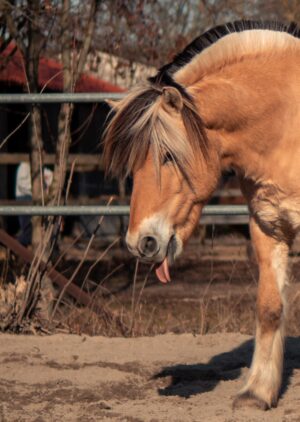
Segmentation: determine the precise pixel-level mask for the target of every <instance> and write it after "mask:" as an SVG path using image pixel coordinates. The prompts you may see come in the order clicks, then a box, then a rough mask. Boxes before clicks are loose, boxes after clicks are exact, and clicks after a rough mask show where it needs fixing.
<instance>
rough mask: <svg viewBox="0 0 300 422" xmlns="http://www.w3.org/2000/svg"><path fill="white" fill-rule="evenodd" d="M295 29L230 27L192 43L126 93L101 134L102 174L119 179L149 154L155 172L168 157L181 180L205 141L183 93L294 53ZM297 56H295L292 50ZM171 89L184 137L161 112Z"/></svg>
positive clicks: (254, 24) (256, 24) (255, 24)
mask: <svg viewBox="0 0 300 422" xmlns="http://www.w3.org/2000/svg"><path fill="white" fill-rule="evenodd" d="M299 38H300V29H299V28H298V27H297V25H296V24H295V23H291V24H289V25H284V24H280V23H278V22H263V21H248V20H243V21H236V22H233V23H227V24H226V25H220V26H217V27H215V28H213V29H211V30H209V31H207V32H205V33H204V34H203V35H201V36H200V37H198V38H196V39H195V40H194V41H193V42H192V43H191V44H189V45H188V46H187V47H186V48H185V49H184V50H183V51H182V52H181V53H179V54H178V55H177V56H175V58H174V60H173V61H172V62H171V63H169V64H167V65H165V66H163V67H162V68H161V69H159V71H158V73H157V74H156V75H155V76H154V77H151V78H149V79H148V81H147V83H145V85H142V86H140V87H138V88H136V89H135V90H133V91H131V92H130V93H129V95H128V96H126V98H125V99H123V100H122V101H121V102H120V103H119V105H118V107H117V111H116V112H115V114H114V116H113V117H112V119H111V121H110V123H109V125H108V128H107V130H106V135H105V141H104V161H105V165H106V170H107V171H108V172H110V173H111V174H112V175H114V176H116V177H123V176H126V175H128V174H129V173H131V172H132V171H133V170H135V169H137V168H138V167H139V166H141V165H142V164H143V162H144V160H145V159H146V156H147V153H148V151H149V148H150V147H151V148H152V152H153V157H154V161H155V164H156V167H157V169H159V167H160V163H161V161H162V157H163V156H165V155H166V154H168V155H169V156H170V157H171V158H172V160H173V161H174V163H175V164H176V165H177V166H178V167H179V168H180V170H181V171H183V172H184V174H187V173H188V171H187V170H188V166H189V164H190V163H191V162H192V159H193V157H194V152H195V150H198V151H200V152H201V153H202V155H203V156H204V157H205V158H207V149H208V148H207V147H208V145H207V137H206V133H205V128H204V125H203V122H202V120H201V117H200V116H199V114H198V111H197V109H196V107H195V104H194V101H193V98H192V97H191V95H190V94H189V93H188V92H187V90H186V88H187V87H188V86H190V85H192V84H193V83H195V82H196V81H197V80H199V79H201V78H202V77H203V76H204V75H205V74H206V72H208V71H210V72H211V71H213V70H214V67H215V68H220V67H222V65H223V66H224V65H225V64H226V63H227V64H228V63H230V62H231V61H232V60H238V59H241V58H243V57H245V56H246V55H249V54H252V55H253V54H259V53H264V54H266V53H269V54H270V52H271V53H272V52H273V51H278V49H281V50H286V49H288V48H297V49H300V43H299V41H298V39H299ZM297 51H298V50H297ZM166 87H174V88H176V89H177V90H178V91H179V93H180V94H181V96H182V100H183V108H182V110H181V119H182V121H183V123H184V128H185V133H184V131H183V130H182V128H181V127H180V125H178V121H177V122H176V119H175V120H174V116H172V115H171V114H170V113H168V112H167V111H166V110H165V108H164V107H162V101H161V97H162V93H163V90H164V88H166Z"/></svg>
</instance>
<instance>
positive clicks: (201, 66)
mask: <svg viewBox="0 0 300 422" xmlns="http://www.w3.org/2000/svg"><path fill="white" fill-rule="evenodd" d="M299 38H300V30H299V29H298V28H297V26H296V25H295V24H291V25H288V26H285V25H281V24H278V23H273V22H267V23H265V22H250V21H241V22H234V23H230V24H227V25H222V26H220V27H217V28H213V29H212V30H210V31H208V32H206V33H205V34H203V35H201V36H200V37H199V38H197V39H196V40H195V41H193V42H192V43H191V44H190V45H189V46H188V47H187V48H186V49H185V50H184V51H183V52H182V53H180V54H178V55H177V56H176V57H175V59H174V60H173V61H172V62H171V63H169V64H167V65H165V66H163V67H162V68H161V69H160V70H159V71H158V73H157V75H156V76H154V77H152V78H150V79H149V81H148V82H147V83H146V85H145V86H143V87H140V88H138V90H137V91H135V92H132V93H130V94H129V96H128V97H127V98H126V99H125V100H123V101H122V102H121V103H120V104H118V106H117V109H116V114H115V115H114V117H113V118H112V120H111V123H110V125H109V127H108V130H107V134H106V140H105V159H106V167H107V169H108V170H109V171H111V172H112V173H113V174H115V175H117V176H119V175H122V174H129V173H132V175H133V179H134V187H133V193H132V199H131V215H130V223H129V229H128V234H127V240H128V244H129V245H130V248H131V250H132V251H133V252H134V253H135V254H136V255H138V256H141V254H140V250H139V248H138V245H139V241H140V239H141V237H143V236H152V235H153V236H154V235H155V236H156V238H157V241H158V244H159V252H157V253H156V255H155V256H152V257H151V259H152V262H156V263H158V264H159V263H160V262H162V260H163V259H165V257H166V256H168V255H167V254H168V250H169V249H168V245H169V244H170V239H171V238H173V239H174V238H175V239H176V245H177V246H178V247H177V249H176V254H178V253H179V252H180V251H181V249H182V246H184V243H185V241H186V240H187V239H188V238H189V236H190V235H191V233H192V231H193V228H194V227H195V226H196V225H197V222H198V220H199V216H200V213H201V210H202V207H203V205H204V204H205V202H207V200H208V199H209V197H210V195H211V193H212V192H213V190H214V189H215V188H216V187H217V185H218V180H219V177H220V175H221V171H222V170H226V169H229V168H230V169H234V170H235V171H236V173H237V175H238V176H239V179H240V182H241V188H242V191H243V194H244V196H245V198H246V201H247V203H248V205H249V210H250V220H251V223H250V227H251V237H252V243H253V246H254V249H255V252H256V256H257V262H258V266H259V284H258V296H257V331H256V339H255V342H256V343H255V353H254V357H253V362H252V365H251V368H250V371H249V376H248V380H247V382H246V385H245V387H244V388H243V389H242V390H241V393H240V394H239V395H238V396H237V399H236V400H235V406H236V407H238V406H245V405H254V406H256V407H260V408H262V409H268V408H270V407H272V406H276V404H277V401H278V398H279V393H280V386H281V378H282V367H283V344H284V316H285V313H286V301H285V287H286V285H287V284H288V251H289V248H290V246H291V244H292V242H293V239H294V237H295V235H296V234H297V233H298V232H299V230H300V185H299V180H300V165H299V162H300V125H299V122H300V40H299ZM168 91H170V92H168ZM166 93H167V94H168V95H165V94H166ZM200 116H201V117H200ZM167 152H168V153H169V155H170V156H171V158H172V159H173V161H172V162H170V163H167V164H165V163H164V157H166V153H167ZM157 174H159V178H158V177H157Z"/></svg>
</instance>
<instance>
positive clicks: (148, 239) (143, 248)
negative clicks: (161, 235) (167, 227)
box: [139, 236, 159, 257]
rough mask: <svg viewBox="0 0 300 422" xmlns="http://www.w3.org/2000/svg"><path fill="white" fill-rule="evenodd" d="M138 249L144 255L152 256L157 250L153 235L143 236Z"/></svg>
mask: <svg viewBox="0 0 300 422" xmlns="http://www.w3.org/2000/svg"><path fill="white" fill-rule="evenodd" d="M139 250H140V252H141V253H142V254H143V255H144V256H147V257H151V256H154V255H156V254H157V252H158V251H159V246H158V242H157V240H156V239H155V237H153V236H145V237H143V238H142V239H141V240H140V244H139Z"/></svg>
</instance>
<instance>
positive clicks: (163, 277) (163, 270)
mask: <svg viewBox="0 0 300 422" xmlns="http://www.w3.org/2000/svg"><path fill="white" fill-rule="evenodd" d="M155 272H156V276H157V278H158V279H159V281H161V282H162V283H168V281H171V277H170V273H169V266H168V258H167V257H166V258H165V259H164V260H163V262H162V263H161V264H160V266H159V267H157V268H156V270H155Z"/></svg>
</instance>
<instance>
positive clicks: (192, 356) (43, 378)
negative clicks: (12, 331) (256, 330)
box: [0, 334, 300, 422]
mask: <svg viewBox="0 0 300 422" xmlns="http://www.w3.org/2000/svg"><path fill="white" fill-rule="evenodd" d="M0 338H1V342H0V360H1V379H0V420H1V422H4V421H18V422H19V421H35V422H42V421H131V422H137V421H149V422H150V421H151V422H154V421H172V422H173V421H178V422H179V421H180V422H181V421H189V422H192V421H205V422H206V421H226V422H229V421H272V422H276V421H299V420H300V339H298V338H289V339H288V341H287V347H286V366H285V376H284V388H283V393H282V395H281V398H280V401H279V405H278V407H277V408H276V409H272V410H270V411H267V412H262V411H260V410H253V409H243V410H235V411H233V410H232V406H231V403H232V398H233V397H234V395H235V394H236V393H237V392H238V390H239V388H240V387H241V386H242V384H243V379H244V377H245V376H246V374H247V372H248V366H249V362H250V358H251V353H252V347H253V342H252V339H251V337H249V336H245V335H241V334H214V335H206V336H200V335H199V336H193V335H191V334H182V335H175V334H166V335H162V336H155V337H140V338H132V339H125V338H104V337H85V336H71V335H62V334H57V335H53V336H50V337H35V336H34V337H33V336H16V335H6V334H2V335H1V336H0Z"/></svg>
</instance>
